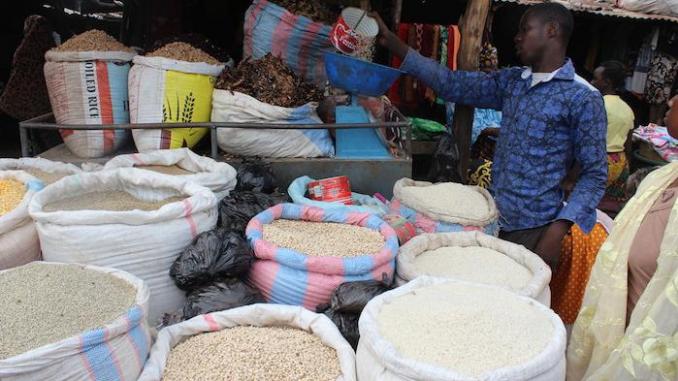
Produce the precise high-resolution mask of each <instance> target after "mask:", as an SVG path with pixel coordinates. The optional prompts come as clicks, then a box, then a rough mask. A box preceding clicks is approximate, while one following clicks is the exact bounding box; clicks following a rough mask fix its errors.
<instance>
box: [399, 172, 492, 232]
mask: <svg viewBox="0 0 678 381" xmlns="http://www.w3.org/2000/svg"><path fill="white" fill-rule="evenodd" d="M390 209H391V213H393V214H399V215H401V216H403V217H405V218H407V220H408V221H410V222H412V223H413V224H415V226H416V227H417V232H418V233H420V234H421V233H451V232H461V231H482V232H484V233H486V234H489V235H494V236H496V235H498V234H499V222H498V218H499V210H498V209H497V206H496V204H495V203H494V199H493V198H492V195H490V192H488V191H487V190H485V189H483V188H480V187H477V186H469V185H461V184H456V183H438V184H433V183H429V182H426V181H415V180H412V179H409V178H402V179H400V180H398V181H397V182H396V183H395V185H394V186H393V200H392V201H391V204H390Z"/></svg>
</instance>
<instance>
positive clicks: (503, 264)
mask: <svg viewBox="0 0 678 381" xmlns="http://www.w3.org/2000/svg"><path fill="white" fill-rule="evenodd" d="M396 268H397V274H396V281H397V282H398V284H399V285H403V284H405V283H407V282H409V281H411V280H413V279H416V278H417V277H419V276H421V275H429V276H433V277H440V278H449V279H458V280H464V281H468V282H477V283H483V284H490V285H496V286H500V287H505V288H508V289H510V290H512V291H514V292H516V293H517V294H519V295H523V296H527V297H529V298H533V299H535V300H537V301H538V302H540V303H542V304H544V305H545V306H547V307H548V306H549V305H550V303H551V290H550V288H549V282H550V281H551V269H550V268H549V266H548V265H547V264H546V263H545V262H544V261H543V260H542V259H541V258H540V257H539V256H538V255H537V254H535V253H533V252H531V251H529V250H527V249H526V248H525V247H523V246H521V245H516V244H514V243H511V242H507V241H503V240H501V239H499V238H495V237H492V236H489V235H487V234H483V233H481V232H461V233H432V234H422V235H419V236H417V237H414V238H412V239H411V240H410V241H408V242H407V243H406V244H405V245H403V246H401V247H400V252H399V253H398V259H397V266H396Z"/></svg>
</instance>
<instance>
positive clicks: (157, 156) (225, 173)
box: [104, 148, 236, 200]
mask: <svg viewBox="0 0 678 381" xmlns="http://www.w3.org/2000/svg"><path fill="white" fill-rule="evenodd" d="M145 165H168V166H169V165H176V166H178V167H180V168H183V169H185V170H187V171H191V172H195V173H194V174H191V175H179V176H176V177H178V178H181V179H186V180H189V181H193V182H194V183H196V184H198V185H202V186H204V187H205V188H209V189H210V190H211V191H212V192H214V195H215V196H216V197H217V200H221V199H223V198H224V197H226V196H228V193H229V192H230V191H231V190H233V188H235V183H236V171H235V169H234V168H233V167H231V166H230V165H228V164H226V163H220V162H218V161H215V160H213V159H211V158H209V157H204V156H200V155H197V154H195V153H193V151H191V150H190V149H188V148H179V149H167V150H158V151H151V152H147V153H133V154H130V155H119V156H116V157H114V158H113V159H111V160H110V161H109V162H108V163H106V165H105V166H104V170H111V169H116V168H128V167H134V166H145Z"/></svg>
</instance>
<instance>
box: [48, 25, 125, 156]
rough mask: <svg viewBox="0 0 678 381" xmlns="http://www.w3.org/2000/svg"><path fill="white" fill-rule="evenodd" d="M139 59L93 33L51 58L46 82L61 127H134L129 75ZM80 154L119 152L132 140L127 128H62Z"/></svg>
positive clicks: (68, 43)
mask: <svg viewBox="0 0 678 381" xmlns="http://www.w3.org/2000/svg"><path fill="white" fill-rule="evenodd" d="M134 56H136V52H135V51H134V50H133V49H132V48H128V47H126V46H124V45H123V44H121V43H119V42H118V41H116V40H115V39H114V38H113V37H111V36H109V35H108V34H106V33H105V32H102V31H100V30H96V29H93V30H90V31H87V32H85V33H82V34H80V35H77V36H75V37H72V38H70V39H69V40H67V41H66V42H65V43H63V44H62V45H60V46H58V47H56V48H54V49H51V50H49V51H48V52H47V53H46V54H45V60H46V61H47V62H46V63H45V80H46V82H47V91H48V92H49V100H50V103H51V104H52V111H53V112H54V118H55V119H56V122H57V123H59V124H114V123H129V111H128V108H127V107H128V106H127V104H128V97H127V75H128V73H129V70H130V61H132V58H134ZM59 132H60V133H61V137H62V138H63V139H64V143H66V146H67V147H68V149H69V150H71V152H73V153H74V154H75V155H76V156H79V157H84V158H95V157H101V156H105V155H108V154H111V153H113V152H115V150H117V149H118V147H120V145H121V144H122V143H124V142H125V140H126V139H127V137H128V136H129V134H128V132H127V131H125V130H112V129H111V130H100V131H94V130H92V131H75V130H60V131H59Z"/></svg>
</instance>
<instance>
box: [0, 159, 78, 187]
mask: <svg viewBox="0 0 678 381" xmlns="http://www.w3.org/2000/svg"><path fill="white" fill-rule="evenodd" d="M7 169H9V170H20V171H25V172H28V174H30V175H31V176H34V177H37V178H38V180H40V181H42V183H43V184H44V185H45V186H47V185H49V184H52V183H54V182H57V181H59V180H61V178H63V177H66V176H70V175H74V174H76V173H80V172H82V169H80V168H78V167H77V166H75V165H73V164H69V163H62V162H60V161H52V160H47V159H43V158H39V157H24V158H21V159H0V170H7Z"/></svg>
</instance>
